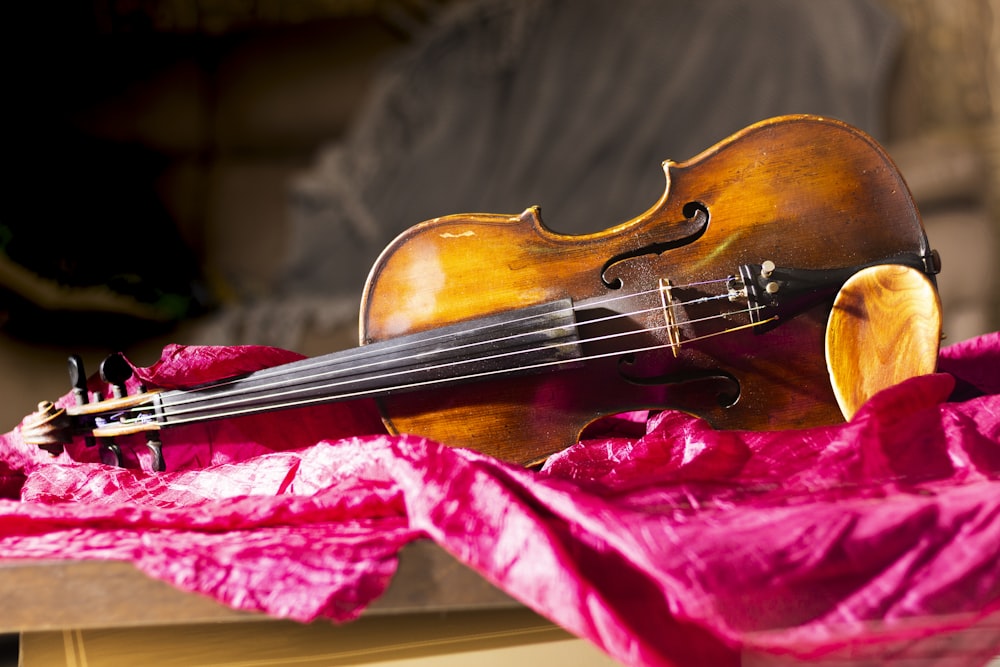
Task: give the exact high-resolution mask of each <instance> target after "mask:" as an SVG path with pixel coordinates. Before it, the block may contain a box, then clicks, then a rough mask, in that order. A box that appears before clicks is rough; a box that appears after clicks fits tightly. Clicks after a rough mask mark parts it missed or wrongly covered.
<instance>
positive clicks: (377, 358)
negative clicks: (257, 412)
mask: <svg viewBox="0 0 1000 667" xmlns="http://www.w3.org/2000/svg"><path fill="white" fill-rule="evenodd" d="M728 280H729V279H728V278H725V279H718V280H707V281H701V282H698V283H689V285H692V286H698V285H709V284H713V283H719V282H726V281H728ZM658 291H659V290H658V289H652V290H645V291H642V292H637V293H629V294H627V295H621V296H615V297H611V298H607V299H602V300H598V301H596V302H589V303H588V304H587V306H588V307H593V306H595V305H603V304H606V303H610V302H613V301H619V300H622V299H625V298H634V297H636V296H644V295H648V294H652V293H655V292H658ZM723 298H728V295H727V294H721V295H713V296H709V297H700V298H698V299H692V300H691V301H688V302H674V303H672V304H670V306H671V307H679V306H682V305H685V304H688V303H700V302H707V301H710V300H713V299H723ZM660 309H661V308H660V307H659V306H657V307H655V308H646V309H642V310H633V311H631V312H627V313H614V314H612V315H608V316H605V317H601V318H595V319H592V320H587V321H586V322H583V323H582V324H588V325H593V324H599V323H602V322H610V321H614V320H616V319H629V318H632V317H635V316H638V315H644V314H647V313H650V312H654V311H659V310H660ZM568 310H573V307H572V306H571V307H570V308H569V309H568ZM564 312H565V311H564ZM747 312H749V310H748V311H747ZM735 314H739V313H738V312H729V313H722V314H719V315H716V316H713V317H711V318H701V319H697V320H690V322H691V323H697V322H703V321H707V320H710V319H715V318H726V317H729V316H732V315H735ZM539 317H544V315H529V316H525V317H522V318H517V319H514V320H507V321H504V322H502V323H492V324H489V325H481V326H479V327H475V328H473V329H470V330H467V331H466V332H463V333H468V332H470V331H482V330H483V329H485V328H488V327H491V326H492V327H495V328H501V327H505V326H509V325H510V324H512V323H515V322H523V321H526V320H529V319H537V318H539ZM556 328H560V327H556ZM556 328H550V329H547V330H533V331H529V332H522V333H518V334H512V335H507V336H501V337H496V338H492V339H490V341H476V342H472V343H464V344H460V345H457V346H451V347H450V348H449V352H451V353H453V352H454V351H455V350H462V349H466V348H471V347H476V346H482V345H486V344H490V345H495V344H496V343H498V342H501V343H502V342H506V341H511V340H514V339H515V338H518V337H523V336H528V335H537V334H539V333H551V332H552V331H554V330H555V329H556ZM663 328H664V327H657V328H654V329H640V330H637V331H630V332H625V333H624V334H621V335H634V334H638V333H644V332H647V331H651V330H658V329H663ZM436 339H438V337H436V336H432V337H431V338H430V339H429V340H432V341H433V340H436ZM588 340H590V341H593V340H595V339H588ZM427 342H428V339H426V338H422V339H421V340H420V341H419V343H420V344H421V345H423V344H425V343H427ZM568 344H571V343H565V345H568ZM572 344H575V342H574V343H572ZM402 347H404V346H403V345H400V346H398V347H389V348H388V350H386V349H385V348H383V349H382V350H377V351H375V352H372V353H371V354H368V355H365V354H364V352H365V349H364V347H361V348H356V350H357V352H358V353H357V354H356V355H355V358H353V359H352V361H358V360H361V361H363V360H365V359H366V358H367V359H374V361H372V362H370V363H367V364H354V365H352V366H351V368H350V369H346V370H345V369H334V370H329V369H326V370H321V371H320V372H318V373H315V374H313V375H307V376H302V375H296V377H295V378H290V379H279V380H275V381H274V382H272V383H270V384H266V385H257V386H255V387H253V388H252V389H248V388H245V387H241V386H240V385H239V382H240V379H231V380H223V381H221V382H218V383H213V384H212V385H211V389H213V390H218V389H221V388H223V387H225V386H233V385H236V386H235V387H234V389H233V390H232V392H233V393H232V394H230V395H231V396H239V395H240V394H251V393H252V394H258V396H257V399H259V398H261V396H259V394H260V392H261V391H263V390H266V389H278V388H281V387H283V386H288V385H295V386H297V387H299V389H298V390H297V391H298V392H299V393H301V392H303V391H312V390H315V389H316V387H315V386H307V387H302V385H303V384H304V383H308V382H315V381H318V380H321V379H323V378H326V377H335V376H337V375H340V376H344V375H345V374H349V375H348V377H350V378H353V377H354V376H356V375H358V374H359V373H358V371H361V370H364V369H366V368H370V367H372V366H377V365H379V364H381V363H384V361H385V357H384V356H383V355H384V353H385V352H386V351H392V350H398V349H401V348H402ZM665 347H667V349H669V348H670V347H672V345H667V346H665ZM538 349H542V348H535V349H526V350H518V351H514V352H508V353H503V354H494V355H492V356H487V357H479V358H470V359H467V360H463V361H461V362H453V364H450V365H455V364H458V363H474V362H478V361H491V360H495V359H498V358H502V357H504V356H510V355H512V354H526V353H530V352H534V351H537V350H538ZM628 353H629V351H625V352H623V354H628ZM430 355H440V352H439V351H436V350H429V351H423V352H418V353H414V354H411V355H409V356H408V357H406V358H404V359H403V360H401V361H415V360H417V359H419V358H421V357H426V356H430ZM328 365H329V361H326V362H319V363H315V364H312V365H306V366H304V367H299V368H298V369H296V370H297V372H298V373H301V372H302V371H308V370H311V369H325V368H326V367H327V366H328ZM448 366H449V364H447V363H445V364H438V365H436V366H429V367H424V368H423V369H421V370H438V369H443V368H447V367H448ZM267 370H268V369H265V371H267ZM270 370H271V371H272V372H269V373H268V372H263V373H256V374H255V375H254V377H255V379H257V380H261V379H264V380H266V379H268V378H269V377H283V376H285V375H286V373H284V372H282V371H281V367H280V366H279V367H276V368H275V369H270ZM411 372H412V369H410V370H402V371H397V372H394V373H389V374H387V375H383V376H378V377H377V378H372V379H382V378H385V377H390V376H392V375H403V374H408V373H411ZM458 379H461V378H458ZM350 381H351V380H350V379H347V380H344V381H343V382H341V383H340V384H346V383H348V382H350ZM333 386H334V385H331V386H330V387H329V388H332V387H333ZM177 393H187V394H188V395H190V396H191V397H190V398H188V399H186V400H175V401H172V403H171V409H180V408H179V406H183V405H186V404H189V403H199V402H202V401H203V400H204V394H201V393H200V392H199V391H198V390H177V392H175V393H173V394H172V396H176V395H177ZM291 393H295V392H291ZM280 395H281V394H273V395H270V396H265V397H264V398H271V397H272V396H280ZM226 397H227V395H226V394H224V393H222V394H221V395H220V393H218V392H216V393H215V395H214V396H213V397H212V398H213V399H214V401H215V402H216V403H218V400H219V399H224V398H226ZM248 400H255V399H253V398H251V399H248ZM132 410H133V411H134V412H142V408H141V407H136V408H132Z"/></svg>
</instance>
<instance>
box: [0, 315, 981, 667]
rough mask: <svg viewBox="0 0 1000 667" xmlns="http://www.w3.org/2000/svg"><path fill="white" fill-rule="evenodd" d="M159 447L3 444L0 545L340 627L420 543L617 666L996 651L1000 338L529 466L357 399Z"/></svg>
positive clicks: (188, 361) (172, 438)
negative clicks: (785, 417) (818, 412)
mask: <svg viewBox="0 0 1000 667" xmlns="http://www.w3.org/2000/svg"><path fill="white" fill-rule="evenodd" d="M297 358H298V356H297V355H294V354H292V353H289V352H285V351H282V350H275V349H272V348H259V347H224V348H203V347H177V346H173V347H168V348H167V349H165V350H164V354H163V357H162V359H161V360H160V361H159V362H158V363H157V364H155V365H153V366H151V367H149V368H141V369H137V371H138V373H137V375H138V380H142V381H143V382H145V383H146V384H147V385H148V386H159V387H168V388H170V387H179V386H184V385H193V384H198V383H200V382H204V381H208V380H212V379H218V378H222V377H228V376H231V375H233V374H236V373H242V372H247V371H250V370H254V369H257V368H263V367H267V366H273V365H275V364H280V363H284V362H287V361H292V360H294V359H297ZM62 400H63V401H64V402H66V401H68V400H69V397H68V396H67V397H64V398H63V399H62ZM162 437H163V441H164V453H165V459H166V462H167V467H168V470H167V471H166V472H163V473H151V472H144V471H143V469H142V467H143V466H144V465H147V466H148V461H146V460H145V458H146V454H145V448H144V447H143V446H142V445H141V443H140V444H138V445H137V446H135V447H133V448H128V447H126V450H127V451H129V452H132V453H131V454H130V455H129V456H128V457H127V463H128V464H129V467H128V468H111V467H107V466H104V465H101V464H100V463H98V462H97V460H96V453H95V452H94V451H93V448H88V447H87V446H86V445H85V444H83V443H76V444H74V445H73V446H71V447H68V448H67V450H66V452H64V453H63V454H61V455H60V456H58V457H56V458H52V457H50V455H48V454H47V453H44V452H40V451H37V450H36V449H34V448H32V447H28V446H26V445H24V444H23V443H22V441H21V439H20V432H19V430H18V429H15V430H14V431H12V432H11V433H9V434H7V435H5V436H3V438H2V440H0V453H2V459H3V465H2V466H0V468H2V470H0V472H2V473H3V476H2V478H0V479H2V482H3V490H4V491H5V492H6V495H7V497H8V499H7V500H3V501H0V556H2V557H5V558H68V559H95V558H101V559H117V560H125V561H130V562H132V563H134V564H135V565H136V566H137V567H138V568H140V569H141V570H142V571H144V572H146V573H148V574H149V575H151V576H153V577H157V578H159V579H162V580H164V581H167V582H170V583H171V584H173V585H174V586H177V587H179V588H181V589H183V590H188V591H194V592H198V593H201V594H205V595H209V596H212V597H214V598H216V599H218V600H220V601H222V602H224V603H225V604H228V605H231V606H233V607H235V608H238V609H245V610H254V611H260V612H263V613H265V614H269V615H272V616H275V617H282V618H291V619H296V620H300V621H311V620H314V619H318V618H327V619H331V620H333V621H337V622H343V621H349V620H351V619H354V618H356V617H357V616H358V615H359V614H360V613H362V611H363V610H364V609H365V607H366V606H367V605H368V604H369V603H371V602H372V601H373V600H375V599H376V598H378V597H379V595H381V594H382V593H383V592H384V590H385V588H386V586H387V585H388V583H389V581H390V579H391V577H392V576H393V574H394V572H395V571H396V565H397V557H398V552H399V550H400V548H401V547H402V546H403V545H405V544H407V543H408V542H411V541H413V540H416V539H431V540H433V541H434V542H436V543H437V544H439V545H440V546H442V547H443V548H444V549H446V550H447V551H449V552H450V553H451V554H453V555H454V556H455V557H456V558H457V559H458V560H460V561H461V562H463V563H465V564H467V565H469V566H470V567H472V568H474V569H475V570H476V571H478V572H479V573H480V574H482V576H483V577H485V578H486V579H487V580H489V581H490V582H492V583H494V584H495V585H497V586H498V587H500V588H501V589H503V590H504V591H506V592H507V593H509V594H510V595H512V596H513V597H514V598H516V599H518V600H520V601H522V602H523V603H524V604H526V605H528V606H529V607H531V608H533V609H534V610H536V611H538V612H539V613H541V614H543V615H545V616H547V617H548V618H550V619H552V620H553V621H554V622H556V623H558V624H560V625H562V626H563V627H565V628H566V629H568V630H569V631H571V632H573V633H575V634H577V635H579V636H581V637H585V638H587V639H589V640H591V641H592V642H594V643H595V644H596V645H597V646H599V647H600V648H602V649H603V650H604V651H606V652H607V653H608V654H609V655H610V656H612V657H614V658H616V659H617V660H619V661H621V662H623V663H625V664H635V665H705V664H712V665H738V664H740V662H741V660H743V661H744V664H750V663H752V659H750V658H751V657H752V656H764V657H775V656H785V657H789V658H790V657H797V658H801V659H810V660H812V661H821V660H824V659H827V660H844V659H846V658H850V659H859V658H862V659H869V658H870V659H873V660H875V659H877V660H878V661H879V662H880V663H885V662H891V661H892V660H896V661H899V662H900V663H902V662H905V661H907V660H909V661H911V662H910V663H908V664H913V663H912V661H913V660H917V659H919V660H925V661H928V662H927V663H926V664H947V665H982V664H985V663H986V662H987V661H988V659H989V658H990V657H991V656H993V655H996V653H997V646H1000V564H998V559H997V553H998V552H1000V479H998V473H1000V334H991V335H988V336H984V337H981V338H978V339H975V340H972V341H969V342H966V343H962V344H958V345H954V346H951V347H948V348H945V349H944V350H942V353H941V358H940V364H939V372H938V373H936V374H933V375H928V376H923V377H918V378H914V379H911V380H908V381H906V382H904V383H902V384H900V385H898V386H896V387H893V388H891V389H888V390H886V391H884V392H882V393H880V394H878V395H877V396H875V397H874V398H873V399H872V400H871V401H869V403H868V404H866V405H865V406H864V407H863V408H862V410H861V411H860V412H859V413H858V414H857V415H856V416H855V418H854V419H853V420H852V421H851V422H849V423H846V424H841V425H836V426H826V427H818V428H813V429H807V430H797V431H781V432H763V433H762V432H743V431H714V430H712V429H711V428H710V427H708V425H707V424H706V423H705V422H703V421H702V420H699V419H697V418H694V417H691V416H689V415H686V414H682V413H678V412H661V413H655V414H646V413H632V414H628V415H621V416H618V417H615V418H611V419H608V420H605V421H604V422H602V423H601V425H600V428H599V429H594V430H591V431H589V432H588V438H587V439H586V440H584V441H582V442H580V443H578V444H576V445H574V446H572V447H570V448H569V449H567V450H565V451H563V452H561V453H559V454H558V455H556V456H554V457H552V458H551V459H550V460H549V461H548V463H547V464H546V465H545V467H544V468H543V469H542V470H540V471H533V470H525V469H522V468H519V467H516V466H513V465H510V464H507V463H504V462H501V461H498V460H496V459H493V458H490V457H487V456H484V455H482V454H479V453H476V452H473V451H469V450H462V449H454V448H449V447H446V446H444V445H442V444H440V443H436V442H432V441H429V440H426V439H423V438H418V437H413V436H406V435H403V436H390V435H387V434H386V433H385V431H384V429H383V428H382V426H381V424H380V422H379V420H378V416H377V411H376V410H375V408H374V406H373V405H372V404H371V403H367V402H356V403H350V404H334V405H326V406H317V407H309V408H299V409H296V410H294V411H290V412H286V413H277V414H275V413H273V414H268V415H257V416H248V417H240V418H236V419H231V420H227V421H219V422H213V423H210V424H205V425H198V426H183V427H178V428H176V429H170V430H167V431H164V432H163V434H162ZM973 631H974V632H973ZM963 633H964V634H963ZM963 638H964V639H963ZM748 656H749V657H748ZM890 658H891V659H892V660H890ZM919 664H925V663H923V662H921V663H919Z"/></svg>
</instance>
